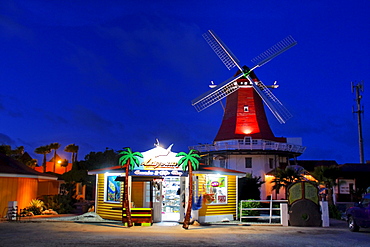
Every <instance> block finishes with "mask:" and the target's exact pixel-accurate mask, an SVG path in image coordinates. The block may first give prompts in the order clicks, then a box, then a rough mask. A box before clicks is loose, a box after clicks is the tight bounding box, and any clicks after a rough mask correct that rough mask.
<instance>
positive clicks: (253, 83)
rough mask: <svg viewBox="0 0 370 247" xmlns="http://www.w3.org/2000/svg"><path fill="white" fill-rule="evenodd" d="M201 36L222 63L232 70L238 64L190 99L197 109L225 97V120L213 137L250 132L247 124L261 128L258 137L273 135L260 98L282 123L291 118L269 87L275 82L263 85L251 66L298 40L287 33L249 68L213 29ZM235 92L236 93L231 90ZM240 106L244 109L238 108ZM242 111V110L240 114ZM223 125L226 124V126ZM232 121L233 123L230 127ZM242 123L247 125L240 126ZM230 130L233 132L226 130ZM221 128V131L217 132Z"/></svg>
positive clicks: (267, 60) (281, 51)
mask: <svg viewBox="0 0 370 247" xmlns="http://www.w3.org/2000/svg"><path fill="white" fill-rule="evenodd" d="M203 37H204V38H205V40H206V41H207V42H208V44H209V45H210V46H211V48H212V49H213V50H214V52H215V53H216V55H217V56H218V57H219V58H220V59H221V61H222V62H223V63H224V64H225V66H226V67H227V69H229V70H231V69H233V68H234V67H237V68H238V72H237V73H236V74H235V75H234V76H233V77H231V78H229V79H227V80H226V81H224V82H222V83H221V84H219V85H217V86H214V84H213V83H212V87H211V88H212V89H211V90H209V91H208V92H206V93H204V94H202V95H201V96H199V97H197V98H196V99H194V100H192V105H193V106H194V107H195V109H196V110H197V111H198V112H200V111H202V110H204V109H206V108H208V107H209V106H211V105H213V104H215V103H217V102H219V101H221V100H222V99H223V98H225V97H227V102H226V109H225V113H224V120H223V123H222V125H221V128H220V130H219V133H218V135H217V136H218V137H216V139H215V141H217V140H221V139H228V138H229V139H230V136H233V137H235V136H238V135H239V136H240V135H245V134H250V133H252V132H253V131H252V130H251V127H250V126H251V125H255V126H257V129H258V130H254V132H261V133H262V134H261V135H260V137H261V138H265V137H267V138H270V139H271V138H274V136H273V134H272V131H271V130H270V127H269V125H268V123H267V119H266V116H265V112H264V108H263V104H262V101H263V102H264V103H265V104H266V106H267V107H268V108H269V109H270V111H271V112H272V114H273V115H274V116H275V117H276V119H277V120H278V121H279V123H281V124H283V123H285V122H286V121H287V120H288V119H290V118H291V117H292V114H290V112H289V111H288V110H287V109H286V108H285V107H284V105H283V104H282V103H281V102H280V101H279V100H278V99H277V98H276V97H275V95H274V94H273V93H272V92H271V91H270V89H269V87H271V88H276V87H277V86H278V85H276V83H274V85H272V86H269V87H268V86H266V85H264V84H263V83H262V81H260V80H259V79H258V78H257V76H256V75H255V73H254V70H255V69H256V68H258V67H261V66H263V65H264V64H266V63H268V62H269V61H271V60H272V59H273V58H275V57H277V56H278V55H280V54H281V53H283V52H285V51H286V50H288V49H290V48H291V47H293V46H294V45H296V44H297V42H296V41H295V40H294V39H293V38H292V37H291V36H288V37H286V38H285V39H283V40H282V41H280V42H279V43H277V44H276V45H274V46H272V47H271V48H270V49H268V50H267V51H265V52H264V53H262V54H260V55H259V56H257V57H256V58H254V59H252V62H254V63H255V64H256V65H255V66H254V67H252V68H251V69H250V68H249V67H247V66H241V64H240V62H239V60H238V59H237V58H236V56H235V55H234V54H233V53H232V52H231V50H230V49H229V48H228V47H227V46H226V45H225V44H224V43H223V42H222V41H221V39H220V38H219V37H218V36H217V35H216V34H215V32H213V31H212V30H208V32H207V33H205V34H203ZM239 91H243V92H239ZM234 92H237V93H235V94H234ZM256 93H257V94H256ZM241 98H243V99H245V98H249V99H251V98H253V100H252V101H251V100H249V101H248V102H249V103H244V102H241ZM261 100H262V101H261ZM241 107H242V108H243V109H241ZM241 112H244V113H242V114H241ZM256 114H257V115H256ZM231 115H233V116H231ZM252 115H253V116H252ZM248 118H249V120H248ZM252 118H253V119H252ZM231 122H233V123H232V124H231ZM224 125H225V126H228V127H227V128H226V127H225V126H224ZM231 125H233V126H232V127H230V126H231ZM247 125H249V127H246V126H247ZM222 126H224V127H222ZM243 126H244V127H246V128H244V129H243ZM242 129H243V130H242ZM246 129H249V130H246ZM255 129H256V128H255ZM230 131H231V132H233V133H228V132H230ZM220 132H224V133H221V134H220ZM231 139H234V138H231ZM235 139H238V138H235Z"/></svg>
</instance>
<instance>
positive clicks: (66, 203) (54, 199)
mask: <svg viewBox="0 0 370 247" xmlns="http://www.w3.org/2000/svg"><path fill="white" fill-rule="evenodd" d="M44 201H45V204H46V206H47V208H48V209H53V210H54V211H56V212H58V213H59V214H67V213H71V212H72V211H73V204H74V203H75V200H74V199H73V198H71V197H70V196H69V195H52V196H44Z"/></svg>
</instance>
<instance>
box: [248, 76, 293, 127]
mask: <svg viewBox="0 0 370 247" xmlns="http://www.w3.org/2000/svg"><path fill="white" fill-rule="evenodd" d="M247 79H248V80H249V81H250V82H252V85H253V88H254V90H256V92H257V93H258V95H259V96H260V97H261V98H262V100H263V102H265V104H266V105H267V107H268V108H269V109H270V111H271V112H272V114H274V116H275V117H276V119H277V120H278V121H279V123H281V124H283V123H285V122H286V121H287V120H289V119H290V118H291V117H292V116H293V115H292V114H291V113H290V112H289V111H288V109H286V108H285V106H284V105H283V104H282V103H281V102H280V101H279V100H278V98H276V96H275V95H274V94H273V93H272V92H271V91H270V89H268V88H267V87H266V85H265V84H263V83H262V82H261V81H258V82H254V83H253V80H252V78H251V77H250V76H248V77H247Z"/></svg>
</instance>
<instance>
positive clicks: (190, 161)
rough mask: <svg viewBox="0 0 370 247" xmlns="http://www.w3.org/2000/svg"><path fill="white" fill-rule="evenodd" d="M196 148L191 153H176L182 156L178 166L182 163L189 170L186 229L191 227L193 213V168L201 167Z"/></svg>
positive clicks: (184, 225) (184, 168) (184, 224)
mask: <svg viewBox="0 0 370 247" xmlns="http://www.w3.org/2000/svg"><path fill="white" fill-rule="evenodd" d="M195 152H196V150H194V149H192V150H190V151H189V153H185V152H180V153H178V154H177V155H176V157H181V156H182V158H181V159H180V160H179V161H178V162H177V166H180V165H181V168H182V170H183V171H186V169H187V170H188V171H189V197H188V206H187V209H186V214H185V219H184V223H183V225H182V227H183V228H184V229H188V228H189V223H190V214H191V207H192V203H193V173H192V171H193V170H197V169H198V168H199V159H200V156H199V154H197V153H195Z"/></svg>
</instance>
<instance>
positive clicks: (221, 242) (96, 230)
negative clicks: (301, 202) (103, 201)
mask: <svg viewBox="0 0 370 247" xmlns="http://www.w3.org/2000/svg"><path fill="white" fill-rule="evenodd" d="M331 225H332V226H331V227H329V228H322V227H282V226H237V225H232V226H230V225H211V226H190V228H189V230H184V229H182V227H181V225H178V224H177V223H160V224H154V225H153V226H151V227H140V226H135V227H131V228H127V227H123V226H122V225H121V224H120V223H119V222H99V223H81V222H71V221H45V220H43V221H27V220H25V221H21V222H7V221H2V222H0V246H15V247H17V246H110V247H112V246H114V247H115V246H146V247H149V246H161V247H162V246H223V247H228V246H258V247H264V246H269V247H271V246H299V247H303V246H356V247H357V246H369V245H370V230H362V229H361V232H358V233H352V232H350V231H348V230H347V228H346V224H345V222H343V221H334V222H332V223H331Z"/></svg>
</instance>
